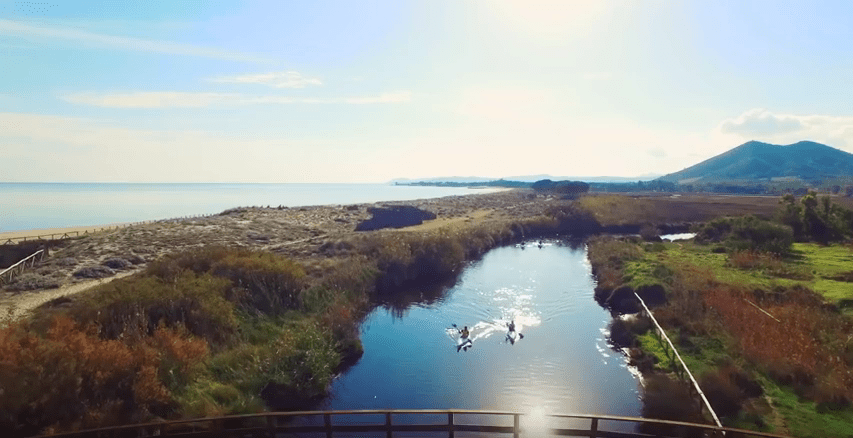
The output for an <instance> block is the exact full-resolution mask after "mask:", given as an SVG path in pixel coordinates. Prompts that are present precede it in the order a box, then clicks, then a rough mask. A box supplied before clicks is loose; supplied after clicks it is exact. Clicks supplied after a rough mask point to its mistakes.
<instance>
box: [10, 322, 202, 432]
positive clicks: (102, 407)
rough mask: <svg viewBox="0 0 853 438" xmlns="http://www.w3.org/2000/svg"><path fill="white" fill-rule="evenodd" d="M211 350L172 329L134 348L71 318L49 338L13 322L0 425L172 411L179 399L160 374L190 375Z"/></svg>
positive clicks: (92, 421)
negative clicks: (104, 337)
mask: <svg viewBox="0 0 853 438" xmlns="http://www.w3.org/2000/svg"><path fill="white" fill-rule="evenodd" d="M206 354H207V348H206V344H205V343H204V341H202V340H199V339H193V338H189V337H188V336H187V335H186V334H181V333H180V332H178V331H172V330H170V329H165V328H161V329H158V330H157V333H156V334H155V336H154V337H153V338H152V340H151V342H141V343H135V344H132V345H129V344H125V343H124V342H121V341H118V340H108V339H101V338H100V337H99V336H98V334H97V330H95V329H94V328H85V327H83V326H80V325H78V324H77V323H75V322H74V321H73V320H71V319H70V318H68V317H64V316H58V317H55V318H53V320H52V321H51V324H50V328H49V330H48V331H47V333H46V334H45V336H43V337H41V336H37V335H35V334H33V333H32V332H28V331H27V330H26V328H25V327H24V326H23V325H20V324H10V325H7V326H5V327H2V328H0V357H2V358H3V362H2V366H0V387H2V388H3V391H4V394H3V397H2V398H0V412H2V414H3V415H2V416H0V427H2V428H3V430H5V431H7V432H10V433H11V435H13V436H26V435H33V434H37V433H42V432H51V431H61V430H71V429H77V428H91V427H96V426H108V425H121V424H127V423H132V422H140V421H145V420H149V419H150V418H152V416H154V415H156V416H165V415H168V414H169V412H170V411H171V410H172V409H173V408H174V403H173V401H172V399H171V394H170V391H169V390H168V389H167V387H166V386H165V385H164V384H163V382H162V380H161V377H162V376H163V375H162V374H161V373H162V372H163V371H164V370H169V372H170V373H171V374H172V376H174V377H173V378H179V379H186V378H189V377H190V374H191V372H192V371H191V370H193V369H194V368H193V367H194V364H195V363H197V362H198V361H200V360H202V359H203V357H204V356H205V355H206ZM164 358H165V359H164Z"/></svg>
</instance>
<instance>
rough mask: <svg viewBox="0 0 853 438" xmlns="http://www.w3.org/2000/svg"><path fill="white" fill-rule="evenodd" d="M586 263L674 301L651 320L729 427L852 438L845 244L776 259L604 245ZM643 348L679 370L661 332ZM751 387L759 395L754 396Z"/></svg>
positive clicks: (688, 245)
mask: <svg viewBox="0 0 853 438" xmlns="http://www.w3.org/2000/svg"><path fill="white" fill-rule="evenodd" d="M597 247H600V248H602V249H603V251H602V250H601V249H598V248H597ZM602 254H610V255H614V254H615V255H616V257H615V258H616V260H615V261H614V260H610V259H607V258H604V257H603V256H602ZM590 255H591V261H592V263H593V266H594V268H595V269H596V271H598V272H601V273H606V274H607V275H609V276H610V278H611V279H610V280H609V281H606V282H604V283H601V281H600V285H602V286H603V287H609V288H611V289H615V288H616V287H617V285H619V286H622V285H625V286H629V287H631V288H632V289H634V290H637V289H639V288H641V287H643V286H648V285H651V284H658V285H661V286H662V287H663V288H664V289H665V290H666V294H667V298H668V302H667V303H666V304H665V305H663V306H661V307H658V308H656V309H654V312H655V316H656V318H657V319H658V320H659V321H660V322H661V324H662V325H663V326H664V327H665V328H666V330H667V334H668V336H669V337H670V338H671V339H672V340H673V342H675V343H676V344H677V345H676V347H677V348H678V349H679V352H680V353H681V355H682V357H683V358H684V360H685V362H686V363H687V365H688V367H689V368H690V369H691V371H692V372H693V373H694V375H696V376H697V378H699V380H700V384H701V385H702V387H703V390H704V391H705V392H706V394H708V396H709V399H711V403H712V405H714V406H715V410H717V411H718V413H719V412H720V411H723V412H729V413H730V414H729V415H726V416H725V418H724V422H725V423H726V424H729V425H732V426H736V427H744V428H749V429H754V430H775V431H777V432H782V433H791V434H792V435H794V436H802V437H847V436H850V434H851V433H853V408H851V406H850V400H852V399H853V318H851V313H850V308H849V302H850V300H853V287H851V286H853V285H851V283H850V282H848V281H845V280H849V277H845V275H846V274H848V273H849V272H850V271H851V270H853V252H851V249H850V247H849V246H847V245H834V246H819V245H816V244H809V243H798V244H794V246H793V251H792V253H791V255H789V256H786V257H780V256H775V255H768V254H760V253H749V252H735V253H731V252H730V253H728V254H727V253H724V252H720V251H719V249H718V248H717V247H716V246H715V245H713V244H712V245H698V244H694V243H692V242H677V243H643V242H639V241H634V242H627V241H618V240H613V239H601V241H594V242H593V243H592V245H591V248H590ZM608 265H609V266H611V268H608ZM614 265H615V266H617V268H616V269H615V271H617V272H616V273H614V272H613V271H614V268H612V266H614ZM614 277H615V279H614ZM620 282H621V283H620ZM756 307H759V308H761V309H763V310H764V311H766V312H768V313H769V314H770V315H772V318H771V317H770V316H768V315H766V314H764V313H762V312H761V311H760V310H759V309H758V308H756ZM637 345H639V347H640V349H641V350H642V351H644V352H645V353H646V354H651V355H652V356H654V357H655V358H656V361H657V365H656V368H657V369H659V370H662V371H669V370H672V369H673V364H672V358H671V357H669V356H668V355H667V354H666V351H665V349H664V348H663V344H662V343H661V341H660V339H658V336H657V335H655V334H653V333H652V332H651V331H649V332H645V333H637ZM750 382H753V383H750ZM754 384H758V385H760V387H761V388H762V389H761V391H760V395H756V394H752V395H749V394H747V393H748V392H749V388H753V386H754ZM751 385H753V386H751ZM753 390H754V389H753Z"/></svg>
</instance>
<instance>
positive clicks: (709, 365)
mask: <svg viewBox="0 0 853 438" xmlns="http://www.w3.org/2000/svg"><path fill="white" fill-rule="evenodd" d="M666 335H667V336H668V337H669V338H670V340H672V341H673V342H674V343H675V342H676V341H675V340H676V339H678V338H677V334H676V333H674V332H670V331H668V332H667V334H666ZM637 339H638V340H639V341H640V345H642V348H643V351H645V352H646V353H649V354H651V355H653V356H655V357H656V358H657V359H658V363H657V365H656V366H657V367H658V368H660V369H661V370H664V371H671V370H673V369H674V365H675V364H678V359H677V358H676V357H675V355H674V354H670V357H671V359H670V357H667V354H666V350H668V349H669V345H667V344H666V341H665V340H663V339H662V338H660V336H659V335H657V334H656V333H655V332H654V331H653V330H649V331H648V332H646V333H644V334H642V335H639V336H637ZM689 339H690V342H691V343H693V345H694V347H692V348H686V347H684V346H679V345H677V344H676V346H675V348H677V349H678V354H679V355H680V356H681V359H683V360H684V363H685V364H686V365H687V368H688V369H689V370H690V372H691V373H692V374H693V375H694V376H695V377H697V378H698V376H699V375H701V374H703V373H705V372H707V371H712V370H714V369H716V367H717V366H718V365H719V364H720V363H721V362H723V361H725V360H729V359H730V358H729V356H728V355H727V354H726V352H725V344H724V341H722V340H720V339H715V338H699V337H690V338H689ZM678 366H679V367H680V366H681V365H680V364H679V365H678Z"/></svg>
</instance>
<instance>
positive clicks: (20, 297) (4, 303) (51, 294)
mask: <svg viewBox="0 0 853 438" xmlns="http://www.w3.org/2000/svg"><path fill="white" fill-rule="evenodd" d="M136 272H138V270H133V271H126V272H121V273H118V274H116V275H114V276H112V277H109V278H102V279H98V280H88V281H81V282H79V283H73V284H67V285H64V286H62V287H60V288H57V289H44V290H34V291H27V292H21V293H17V294H15V293H10V292H7V293H4V294H3V295H2V297H0V320H2V321H7V320H9V319H12V320H14V319H18V318H20V317H22V316H24V315H26V313H27V312H29V311H30V310H32V309H35V308H36V307H38V306H41V305H42V304H44V303H46V302H48V301H50V300H53V299H56V298H59V297H64V296H66V295H73V294H77V293H80V292H83V291H85V290H87V289H90V288H92V287H95V286H98V285H101V284H106V283H109V282H111V281H113V280H115V279H117V278H123V277H127V276H128V275H131V274H134V273H136Z"/></svg>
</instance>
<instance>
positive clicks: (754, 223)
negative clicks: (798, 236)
mask: <svg viewBox="0 0 853 438" xmlns="http://www.w3.org/2000/svg"><path fill="white" fill-rule="evenodd" d="M695 241H696V242H697V243H702V244H708V243H717V242H723V243H724V244H725V245H726V247H727V249H728V250H729V251H744V250H749V251H761V252H771V253H776V254H786V253H788V252H789V251H790V249H791V244H793V242H794V235H793V232H792V231H791V229H790V228H789V227H786V226H783V225H778V224H774V223H772V222H769V221H765V220H761V219H758V218H756V217H755V216H744V217H736V218H718V219H714V220H712V221H710V222H708V223H705V224H703V225H702V226H700V227H699V228H698V229H696V237H695Z"/></svg>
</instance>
